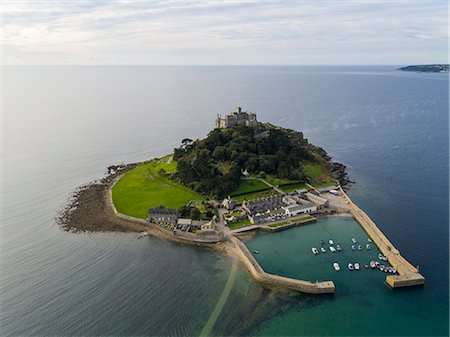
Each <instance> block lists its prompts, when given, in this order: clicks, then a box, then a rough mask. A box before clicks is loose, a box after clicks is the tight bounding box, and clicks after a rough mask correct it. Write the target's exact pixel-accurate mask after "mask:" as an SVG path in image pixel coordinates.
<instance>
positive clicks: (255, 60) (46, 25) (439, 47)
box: [1, 0, 448, 65]
mask: <svg viewBox="0 0 450 337" xmlns="http://www.w3.org/2000/svg"><path fill="white" fill-rule="evenodd" d="M1 15H2V22H1V28H2V29H1V47H2V49H1V51H2V53H1V62H2V64H4V65H24V64H38V65H53V64H60V65H72V64H73V65H76V64H82V65H91V64H92V65H119V64H120V65H122V64H124V65H125V64H126V65H144V64H145V65H163V64H164V65H165V64H170V65H218V64H220V65H222V64H223V65H268V64H271V65H321V64H323V65H334V64H338V65H345V64H395V65H408V64H430V63H448V2H447V1H446V0H444V1H442V0H424V1H419V0H408V1H404V0H397V1H383V0H377V1H365V0H360V1H350V0H338V1H331V0H327V1H325V0H315V1H306V0H305V1H258V2H255V1H130V0H128V1H125V0H121V1H109V0H108V1H105V0H97V1H89V2H85V1H77V0H71V1H67V0H66V1H40V0H35V1H20V0H19V1H10V0H2V1H1Z"/></svg>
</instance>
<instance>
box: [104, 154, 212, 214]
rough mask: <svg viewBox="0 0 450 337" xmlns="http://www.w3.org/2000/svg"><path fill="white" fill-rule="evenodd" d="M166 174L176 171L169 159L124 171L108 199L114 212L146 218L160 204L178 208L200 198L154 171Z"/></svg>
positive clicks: (164, 158)
mask: <svg viewBox="0 0 450 337" xmlns="http://www.w3.org/2000/svg"><path fill="white" fill-rule="evenodd" d="M161 169H164V170H165V171H166V173H167V174H170V173H174V172H175V171H176V162H174V161H173V160H172V156H166V157H163V158H161V159H155V160H152V161H151V162H150V163H147V164H143V165H141V166H138V167H136V168H135V169H133V170H131V171H130V172H127V173H126V174H125V175H124V176H123V177H122V178H121V179H120V180H119V181H118V182H117V183H116V184H115V185H114V187H113V189H112V198H113V202H114V205H115V206H116V208H117V211H118V212H120V213H123V214H126V215H131V216H134V217H137V218H142V219H146V218H147V212H148V209H149V208H151V207H158V206H159V205H164V206H165V207H167V208H180V207H181V206H183V205H185V204H186V203H187V202H188V201H190V200H203V199H204V198H203V197H202V196H201V195H200V194H198V193H196V192H194V191H192V190H190V189H188V188H186V187H184V186H182V185H179V184H177V183H175V182H173V181H172V180H170V179H169V178H168V177H167V176H165V175H161V174H159V173H158V172H159V171H160V170H161Z"/></svg>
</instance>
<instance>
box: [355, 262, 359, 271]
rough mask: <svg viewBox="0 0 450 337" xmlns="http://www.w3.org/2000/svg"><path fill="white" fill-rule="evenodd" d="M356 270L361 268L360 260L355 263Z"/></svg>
mask: <svg viewBox="0 0 450 337" xmlns="http://www.w3.org/2000/svg"><path fill="white" fill-rule="evenodd" d="M355 270H359V263H358V262H356V263H355Z"/></svg>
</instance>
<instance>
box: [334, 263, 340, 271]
mask: <svg viewBox="0 0 450 337" xmlns="http://www.w3.org/2000/svg"><path fill="white" fill-rule="evenodd" d="M333 268H334V270H336V271H339V270H341V266H339V263H337V262H335V263H333Z"/></svg>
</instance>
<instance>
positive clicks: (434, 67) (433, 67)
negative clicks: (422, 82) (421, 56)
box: [397, 64, 449, 73]
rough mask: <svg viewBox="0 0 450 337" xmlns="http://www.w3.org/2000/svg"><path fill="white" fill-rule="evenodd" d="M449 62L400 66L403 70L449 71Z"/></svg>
mask: <svg viewBox="0 0 450 337" xmlns="http://www.w3.org/2000/svg"><path fill="white" fill-rule="evenodd" d="M448 66H449V65H448V64H425V65H411V66H407V67H402V68H398V69H397V70H403V71H416V72H426V73H448Z"/></svg>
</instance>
